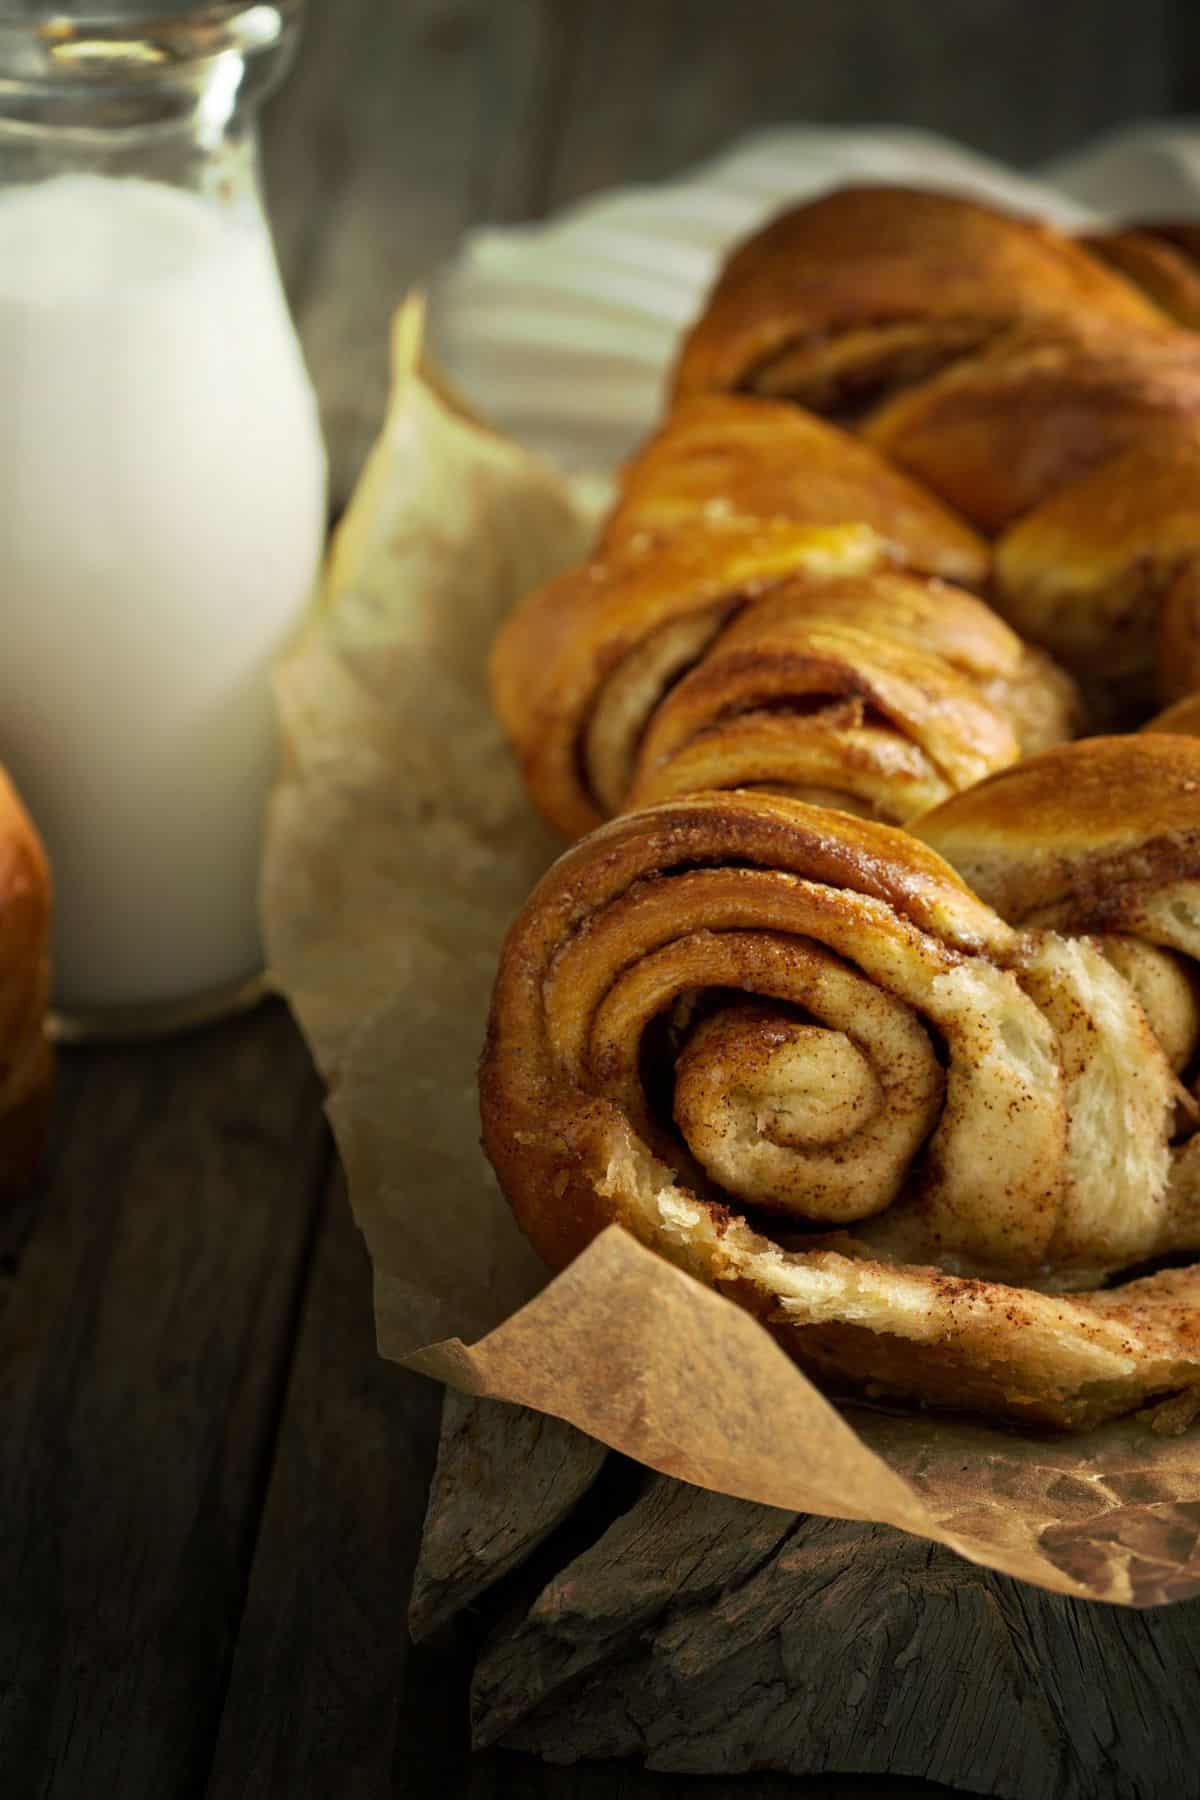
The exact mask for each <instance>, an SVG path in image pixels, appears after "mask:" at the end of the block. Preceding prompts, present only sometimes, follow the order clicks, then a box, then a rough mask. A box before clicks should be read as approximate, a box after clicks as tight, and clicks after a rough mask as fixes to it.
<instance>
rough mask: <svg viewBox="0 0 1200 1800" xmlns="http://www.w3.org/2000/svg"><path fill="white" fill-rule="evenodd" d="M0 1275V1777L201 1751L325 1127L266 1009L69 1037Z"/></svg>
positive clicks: (77, 1772)
mask: <svg viewBox="0 0 1200 1800" xmlns="http://www.w3.org/2000/svg"><path fill="white" fill-rule="evenodd" d="M63 1061H64V1071H63V1082H62V1092H61V1096H60V1108H61V1109H60V1112H59V1119H58V1129H57V1131H56V1135H55V1149H54V1152H53V1155H52V1158H51V1161H50V1164H49V1167H48V1169H47V1174H46V1181H45V1184H44V1188H43V1191H42V1193H41V1195H40V1204H39V1206H38V1208H37V1212H36V1215H35V1217H34V1220H33V1223H32V1227H31V1229H30V1230H29V1233H28V1237H27V1240H26V1242H25V1243H24V1246H23V1248H22V1249H21V1251H20V1254H19V1256H18V1257H17V1258H16V1260H15V1262H14V1263H13V1265H11V1267H10V1271H9V1273H8V1274H7V1275H6V1276H5V1278H4V1280H3V1291H2V1292H0V1417H2V1418H3V1420H4V1431H3V1435H2V1437H0V1520H2V1521H3V1525H2V1527H0V1593H2V1594H3V1596H4V1599H3V1604H2V1605H0V1793H3V1794H6V1795H8V1794H11V1795H13V1796H23V1795H26V1794H33V1793H37V1794H39V1795H47V1796H48V1795H63V1796H79V1795H84V1794H87V1795H91V1794H129V1795H134V1794H146V1795H150V1794H154V1795H174V1794H182V1793H187V1792H190V1791H193V1790H194V1785H195V1782H196V1780H197V1779H198V1778H199V1777H200V1776H201V1775H202V1774H203V1770H204V1768H205V1766H206V1765H207V1761H208V1757H209V1754H210V1750H211V1743H212V1738H213V1733H214V1730H215V1724H216V1718H217V1715H218V1712H219V1708H220V1703H221V1694H222V1688H223V1684H224V1679H225V1672H226V1668H227V1663H228V1658H229V1655H230V1651H231V1648H232V1644H233V1639H234V1636H235V1634H236V1629H237V1622H238V1617H239V1614H240V1611H241V1606H242V1597H243V1589H244V1583H245V1579H246V1573H247V1568H248V1564H249V1559H250V1553H251V1547H252V1542H253V1531H254V1521H255V1519H256V1516H257V1512H258V1508H259V1504H260V1498H261V1488H262V1484H263V1481H264V1479H265V1472H266V1465H267V1459H268V1456H269V1452H270V1440H271V1430H272V1426H273V1421H274V1417H275V1413H276V1411H277V1407H278V1389H279V1384H280V1381H281V1378H282V1374H283V1370H284V1368H285V1367H286V1361H287V1357H288V1354H289V1347H290V1339H291V1332H292V1326H293V1319H292V1313H293V1308H294V1302H295V1297H296V1292H297V1286H298V1282H299V1279H300V1273H301V1270H302V1268H303V1263H304V1258H305V1251H306V1245H307V1242H308V1238H309V1232H310V1226H311V1221H312V1217H313V1210H314V1206H315V1201H316V1195H317V1191H318V1187H317V1185H315V1182H317V1181H319V1179H320V1178H321V1177H322V1172H323V1169H324V1167H325V1164H326V1160H327V1145H326V1137H325V1131H324V1126H323V1122H322V1118H321V1113H320V1108H319V1101H318V1093H317V1088H316V1084H315V1080H314V1078H313V1076H312V1074H311V1071H310V1066H309V1061H308V1057H307V1053H306V1052H305V1050H304V1048H303V1046H302V1045H301V1043H300V1040H299V1037H298V1035H297V1033H296V1031H295V1028H294V1027H293V1025H292V1024H291V1021H290V1020H289V1019H288V1017H287V1016H286V1014H285V1013H284V1011H283V1009H282V1007H279V1006H272V1007H269V1008H266V1009H264V1010H263V1011H261V1012H259V1013H258V1014H256V1015H254V1016H253V1017H250V1018H245V1019H241V1020H238V1021H236V1022H233V1023H230V1024H228V1025H225V1026H222V1027H220V1028H217V1029H214V1030H212V1031H209V1032H206V1033H204V1034H202V1035H198V1036H195V1037H191V1038H186V1039H181V1040H180V1041H178V1042H176V1043H173V1044H170V1045H164V1046H156V1047H155V1048H154V1049H153V1050H149V1051H147V1050H145V1049H141V1050H137V1049H133V1050H109V1051H91V1052H75V1053H72V1054H70V1055H68V1056H64V1059H63Z"/></svg>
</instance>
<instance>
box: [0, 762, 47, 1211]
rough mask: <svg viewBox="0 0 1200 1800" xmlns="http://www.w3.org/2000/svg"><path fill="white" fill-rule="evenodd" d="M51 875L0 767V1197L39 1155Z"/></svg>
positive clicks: (18, 1183)
mask: <svg viewBox="0 0 1200 1800" xmlns="http://www.w3.org/2000/svg"><path fill="white" fill-rule="evenodd" d="M49 999H50V876H49V870H48V867H47V863H46V856H45V852H44V851H43V849H42V845H41V841H40V839H39V838H38V835H37V832H36V831H35V830H34V827H33V824H32V821H31V820H30V818H29V815H28V813H27V812H26V811H25V809H24V807H23V806H22V804H21V802H20V800H19V799H18V798H17V794H16V791H15V789H14V788H13V786H12V783H11V782H10V781H9V779H8V777H7V776H6V775H5V773H4V771H3V770H2V769H0V1199H4V1198H5V1197H7V1196H8V1195H10V1194H13V1193H15V1192H17V1191H18V1190H19V1189H20V1188H21V1187H23V1186H24V1185H25V1184H26V1182H28V1180H29V1178H30V1176H31V1175H32V1174H33V1171H34V1169H35V1167H36V1164H37V1161H38V1158H39V1157H40V1155H41V1151H42V1144H43V1140H44V1137H45V1130H46V1120H47V1114H48V1108H49V1095H50V1067H51V1058H50V1048H49V1044H48V1042H47V1039H46V1012H47V1008H48V1006H49Z"/></svg>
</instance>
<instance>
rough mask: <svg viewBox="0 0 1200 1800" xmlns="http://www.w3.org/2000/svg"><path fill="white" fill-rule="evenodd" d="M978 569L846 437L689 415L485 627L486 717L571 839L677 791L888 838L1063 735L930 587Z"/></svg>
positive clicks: (682, 415) (1040, 686) (1049, 691)
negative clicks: (582, 553)
mask: <svg viewBox="0 0 1200 1800" xmlns="http://www.w3.org/2000/svg"><path fill="white" fill-rule="evenodd" d="M986 570H987V558H986V554H985V552H984V550H983V546H982V544H981V542H980V540H979V539H978V538H976V537H975V535H974V534H973V533H972V532H970V531H969V530H967V529H966V528H965V527H964V526H962V525H961V524H960V523H959V522H958V521H957V520H956V519H955V518H954V517H953V516H952V515H951V514H950V513H948V512H947V511H946V509H945V508H944V507H942V506H941V505H940V504H939V503H938V502H936V501H933V500H932V499H930V498H929V497H928V496H926V495H925V494H923V493H922V491H921V490H920V488H918V487H917V486H916V485H915V484H913V483H911V482H909V481H908V480H907V479H906V478H904V477H901V476H899V475H897V474H895V473H894V472H893V471H891V470H889V468H888V466H887V464H886V463H884V462H883V461H882V460H881V459H880V458H879V457H877V456H875V455H874V453H873V452H871V451H870V450H868V449H867V448H866V446H864V445H861V444H858V443H855V441H854V440H853V439H851V438H849V437H847V436H846V434H845V433H844V432H840V431H837V430H836V429H835V428H833V427H832V426H827V425H824V424H823V423H822V422H821V421H819V420H814V419H811V418H808V417H807V416H806V415H804V414H802V413H800V412H798V411H797V410H796V409H794V408H790V407H786V406H777V405H773V404H771V403H768V402H765V401H755V400H746V399H744V398H740V397H725V396H718V397H716V398H715V399H710V400H701V401H698V402H696V403H695V404H694V405H692V406H688V407H684V408H681V409H680V412H679V413H678V414H677V415H676V416H675V417H674V418H673V419H672V420H671V421H670V422H669V423H668V425H667V426H666V427H665V428H664V430H663V431H662V432H660V433H659V434H658V436H657V437H655V438H654V439H652V440H651V441H650V443H649V444H648V445H647V446H646V447H645V449H644V450H643V451H641V452H640V453H639V455H638V456H637V457H636V458H635V459H634V460H633V462H632V463H631V464H630V466H629V467H628V468H627V470H626V471H625V475H624V482H623V488H622V493H621V497H620V499H619V501H618V505H617V507H616V510H615V511H614V513H613V515H612V517H611V518H610V520H609V523H608V526H607V529H606V531H605V534H604V536H603V538H602V540H601V543H600V545H599V547H598V549H597V552H596V554H595V555H594V556H593V557H592V558H591V560H590V561H589V562H587V563H585V564H584V565H583V566H582V567H581V568H579V569H575V570H572V571H570V572H569V573H568V574H566V575H564V576H561V577H559V578H558V579H557V580H555V581H552V582H550V583H549V584H548V585H547V586H546V587H544V588H542V589H540V590H539V591H538V592H537V593H535V594H533V595H531V596H530V597H529V599H527V600H526V601H525V603H524V604H523V605H522V606H521V607H519V608H518V610H517V612H516V613H515V614H514V615H513V617H512V618H511V619H510V620H509V622H508V624H507V625H506V626H505V628H504V630H503V631H502V632H501V634H500V636H499V638H498V640H497V643H496V647H495V652H494V656H493V663H492V673H493V693H494V697H495V701H496V707H497V711H498V712H499V715H500V718H501V720H502V722H503V724H504V726H505V728H506V730H507V732H508V735H509V737H510V739H511V741H512V742H513V744H514V747H515V748H516V750H517V753H518V755H519V757H520V760H521V764H522V767H523V770H524V772H525V776H526V779H527V780H528V782H529V785H530V789H531V792H532V794H533V797H534V800H535V801H536V803H537V805H538V807H539V808H540V809H541V811H542V812H543V814H544V815H545V817H546V818H547V819H548V820H549V821H550V823H551V824H553V825H555V826H556V827H557V828H558V829H559V830H560V831H562V832H563V833H565V834H567V835H570V836H577V835H579V834H581V833H582V832H584V831H587V830H589V829H591V828H592V827H593V826H595V825H597V824H598V823H599V822H600V821H601V820H602V819H603V818H605V817H607V816H608V815H610V814H612V813H615V812H618V811H620V810H621V809H622V808H624V807H626V806H628V805H631V804H638V803H640V802H641V801H642V800H645V799H650V798H656V797H660V796H662V795H666V794H672V793H677V792H684V791H687V790H689V789H691V788H695V787H710V788H716V787H720V788H727V787H728V788H735V787H747V786H753V787H768V788H771V789H772V790H774V791H779V792H785V793H791V794H796V795H799V796H800V797H802V798H808V799H816V800H821V801H824V802H826V803H828V804H834V805H843V806H846V807H848V808H849V809H850V810H851V811H855V812H860V813H865V814H868V815H873V816H877V817H879V818H882V819H886V820H890V821H902V820H904V819H907V818H910V817H912V816H913V814H914V813H916V812H919V811H923V810H925V809H926V808H927V807H929V806H932V805H934V804H935V803H936V802H937V801H938V800H939V799H941V798H943V797H944V796H945V795H947V794H949V793H953V792H954V791H955V790H956V789H958V788H959V787H961V786H963V785H965V784H967V783H969V782H971V781H974V780H977V779H978V778H979V777H980V776H981V775H983V774H985V773H987V772H988V771H989V770H990V769H994V768H998V767H1002V766H1003V765H1004V764H1006V763H1009V762H1012V761H1013V760H1014V759H1015V758H1016V757H1017V756H1018V755H1020V754H1023V753H1025V752H1028V751H1029V750H1032V749H1038V748H1041V747H1042V746H1043V745H1045V744H1049V743H1054V742H1057V741H1059V740H1060V739H1062V738H1064V737H1067V736H1070V735H1071V734H1072V732H1073V731H1074V730H1075V729H1077V728H1078V724H1079V721H1080V716H1081V714H1080V705H1079V698H1078V694H1077V692H1076V690H1075V688H1074V685H1073V683H1072V682H1071V681H1070V679H1069V678H1068V677H1067V676H1065V675H1064V674H1063V672H1062V671H1061V670H1059V669H1058V668H1056V667H1055V665H1054V664H1053V663H1052V662H1051V661H1050V660H1049V658H1047V657H1046V656H1045V655H1044V653H1042V652H1040V651H1037V650H1032V649H1030V648H1029V647H1028V646H1026V645H1025V644H1023V643H1022V642H1021V640H1020V639H1019V638H1018V637H1017V636H1016V634H1015V633H1014V632H1013V631H1012V630H1011V628H1010V627H1009V626H1007V625H1006V624H1004V622H1003V621H1002V620H1001V619H999V618H998V617H997V615H996V614H995V613H993V612H992V611H991V609H990V608H989V607H987V606H986V605H985V604H984V603H983V602H982V601H981V600H980V599H978V598H977V597H976V596H975V595H974V594H972V593H970V592H968V591H967V589H966V588H965V587H963V586H960V585H958V583H957V582H953V581H950V580H948V579H945V577H946V576H948V575H950V574H954V575H956V576H957V577H958V578H959V579H960V580H961V581H969V582H973V583H979V582H981V581H982V580H983V579H984V578H985V576H986Z"/></svg>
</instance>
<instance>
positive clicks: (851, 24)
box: [548, 0, 1172, 204]
mask: <svg viewBox="0 0 1200 1800" xmlns="http://www.w3.org/2000/svg"><path fill="white" fill-rule="evenodd" d="M1171 11H1172V9H1171V6H1170V0H1109V3H1108V4H1106V5H1105V6H1104V7H1103V9H1102V10H1098V9H1097V8H1096V7H1095V6H1094V4H1092V0H1058V4H1056V5H1054V6H1040V7H1039V6H1037V5H1035V4H1031V3H1029V0H1026V3H1025V4H1017V5H1014V4H1012V0H922V4H921V5H920V6H900V5H897V6H888V7H886V8H883V7H881V6H880V5H879V4H878V0H758V3H757V4H756V5H755V6H753V7H752V8H743V9H742V11H741V12H740V13H739V12H737V11H736V10H735V11H734V12H731V11H730V9H729V7H728V5H727V4H725V3H724V0H639V3H638V5H636V6H621V7H614V6H611V5H607V4H605V3H604V0H587V3H586V4H583V3H580V4H576V5H575V6H573V8H572V16H573V23H574V29H573V32H572V42H571V49H570V56H569V60H568V67H567V70H566V74H565V77H564V79H565V94H564V100H563V132H562V137H561V140H560V144H559V151H558V157H557V161H556V167H555V176H554V179H553V181H552V183H551V184H550V190H549V195H548V198H549V200H550V201H551V202H552V203H553V204H559V203H561V202H562V201H564V200H567V199H571V198H574V197H576V196H577V195H580V194H583V193H587V192H590V191H592V190H593V189H596V188H600V187H605V186H607V185H609V184H611V183H613V182H618V181H627V180H630V179H637V180H651V181H653V180H660V179H662V178H663V177H664V176H666V175H670V174H674V173H676V172H677V171H678V170H679V169H680V168H681V167H683V166H685V165H686V164H688V163H690V162H692V161H694V160H695V159H697V158H699V157H702V156H707V155H710V154H712V153H713V152H715V151H717V150H719V149H721V148H723V147H724V146H725V145H726V144H727V143H728V142H729V141H730V140H731V139H732V138H734V137H735V136H737V135H738V134H740V133H742V132H745V131H748V130H752V129H756V128H761V127H763V126H766V125H769V124H779V123H803V122H824V123H834V124H857V125H862V124H879V123H891V124H906V125H916V126H921V127H923V128H925V129H927V130H931V131H938V132H944V133H946V134H947V135H949V136H950V137H954V138H958V139H960V140H961V141H962V142H964V143H966V144H970V145H972V146H973V147H975V148H977V149H980V150H983V151H986V152H988V153H989V154H991V155H995V156H999V157H1003V158H1006V159H1009V160H1012V161H1015V162H1018V163H1021V164H1032V163H1035V162H1037V161H1038V160H1040V159H1042V158H1044V157H1047V156H1050V155H1053V154H1055V153H1057V152H1059V151H1063V150H1068V149H1071V148H1073V147H1074V146H1076V145H1077V144H1079V143H1080V142H1081V141H1082V140H1083V139H1084V138H1086V137H1089V136H1091V135H1092V134H1093V133H1096V132H1100V131H1103V130H1106V129H1109V128H1111V127H1113V126H1116V125H1120V124H1124V123H1126V122H1127V121H1128V120H1130V119H1140V118H1145V117H1147V116H1151V115H1153V114H1155V113H1158V112H1161V111H1163V110H1165V109H1166V107H1167V105H1168V90H1169V84H1170V81H1171V78H1172V71H1171V68H1170V65H1169V60H1168V32H1167V24H1168V17H1169V15H1170V13H1171Z"/></svg>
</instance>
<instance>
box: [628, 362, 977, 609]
mask: <svg viewBox="0 0 1200 1800" xmlns="http://www.w3.org/2000/svg"><path fill="white" fill-rule="evenodd" d="M730 517H746V518H752V519H789V520H792V521H794V522H795V523H797V524H801V525H841V524H847V523H861V524H864V525H869V526H870V527H871V528H872V530H874V531H877V532H878V533H879V536H880V537H881V538H882V539H883V541H884V543H885V544H886V545H887V547H888V552H889V554H890V556H891V557H892V559H893V560H894V561H895V562H896V563H898V564H900V565H901V566H903V567H908V568H912V569H915V570H917V571H918V572H920V573H923V574H929V575H943V576H945V577H947V578H948V579H949V580H952V581H958V582H961V583H962V585H963V586H964V587H970V588H978V587H981V586H982V585H983V584H984V582H985V581H986V579H987V575H988V565H989V557H988V549H987V545H986V544H985V543H984V542H983V540H982V539H981V538H980V537H978V536H977V535H976V533H975V532H974V531H972V530H971V528H970V526H968V525H966V524H965V523H964V522H963V521H962V520H961V519H958V518H956V517H955V516H954V514H953V513H952V512H950V511H949V509H948V508H947V507H945V506H943V505H942V503H941V502H940V501H938V500H935V499H934V498H933V496H932V495H931V494H927V493H925V492H924V491H923V490H922V489H921V488H920V487H918V486H917V484H916V482H914V481H911V480H910V479H909V478H908V477H907V476H906V475H903V474H902V473H901V472H900V470H899V469H896V468H893V467H892V465H891V464H890V463H888V462H886V461H885V460H884V458H883V457H881V456H879V455H877V453H876V452H875V451H874V450H872V449H871V448H870V446H869V445H867V444H863V443H860V442H859V441H858V440H857V439H855V438H853V437H851V436H850V435H849V433H847V432H844V431H839V430H838V428H837V427H836V426H835V425H830V424H827V423H826V422H825V421H824V420H823V419H818V418H815V417H814V416H813V415H812V414H811V413H806V412H803V411H801V410H800V409H799V408H798V407H795V406H788V405H785V404H783V403H781V402H778V401H771V400H759V399H754V398H751V397H750V396H748V395H744V394H703V395H697V396H696V398H695V399H693V400H689V401H685V402H683V403H682V404H681V405H680V406H678V407H677V408H676V409H675V411H674V412H673V413H672V414H671V415H670V417H669V418H668V419H667V420H666V422H665V423H664V424H663V425H662V426H661V428H660V429H659V430H658V431H657V432H656V433H655V435H654V436H653V437H652V438H650V439H649V441H648V442H647V443H646V444H644V445H643V446H642V447H641V449H639V451H638V453H637V455H636V456H635V457H634V458H633V459H632V461H631V462H630V463H629V464H628V465H627V466H626V468H625V469H624V471H623V473H622V481H621V491H620V495H619V498H618V501H617V504H616V506H615V508H614V509H613V512H612V514H611V516H610V518H609V520H608V524H607V526H606V529H605V532H604V536H603V538H602V540H601V547H600V549H601V554H604V553H605V552H607V551H611V550H612V549H613V548H614V547H615V546H616V545H618V544H620V543H621V542H623V541H625V540H627V539H628V538H629V537H630V536H631V535H633V534H634V533H636V532H641V531H651V532H653V531H660V530H664V529H667V530H670V529H672V528H674V527H675V526H678V525H679V524H681V523H683V522H685V521H687V522H692V523H696V524H703V522H704V521H705V520H711V519H714V518H730Z"/></svg>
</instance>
